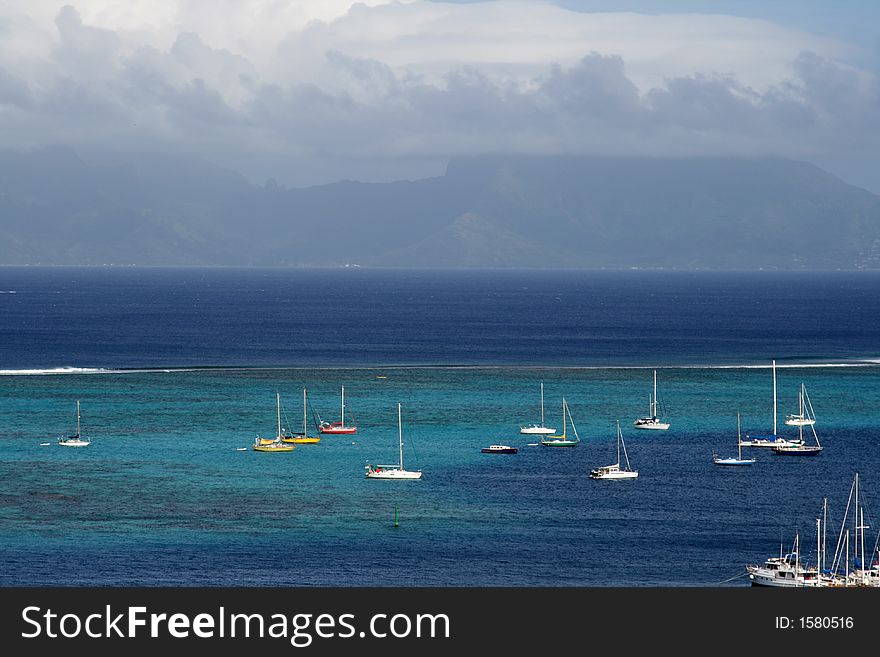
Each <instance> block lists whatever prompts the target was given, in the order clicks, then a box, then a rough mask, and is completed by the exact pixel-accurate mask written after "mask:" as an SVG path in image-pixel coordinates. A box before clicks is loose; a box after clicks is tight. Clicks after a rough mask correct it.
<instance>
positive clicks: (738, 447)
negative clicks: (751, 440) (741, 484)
mask: <svg viewBox="0 0 880 657" xmlns="http://www.w3.org/2000/svg"><path fill="white" fill-rule="evenodd" d="M742 457H743V446H742V433H741V431H740V422H739V413H737V414H736V458H737V459H738V460H740V461H742Z"/></svg>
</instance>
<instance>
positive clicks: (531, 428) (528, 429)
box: [519, 381, 556, 435]
mask: <svg viewBox="0 0 880 657" xmlns="http://www.w3.org/2000/svg"><path fill="white" fill-rule="evenodd" d="M519 432H520V433H525V434H532V435H546V434H552V433H556V429H551V428H550V427H545V426H544V382H543V381H541V424H529V425H527V426H522V427H520V428H519Z"/></svg>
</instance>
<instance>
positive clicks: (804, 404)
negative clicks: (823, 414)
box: [785, 383, 816, 427]
mask: <svg viewBox="0 0 880 657" xmlns="http://www.w3.org/2000/svg"><path fill="white" fill-rule="evenodd" d="M785 423H786V424H787V425H788V426H790V427H805V426H812V425H813V424H815V423H816V415H815V413H814V412H813V404H812V403H810V396H809V395H808V394H807V387H806V386H805V385H804V384H803V383H801V390H800V392H799V393H798V412H797V414H794V413H790V414H789V415H787V416H786V417H785Z"/></svg>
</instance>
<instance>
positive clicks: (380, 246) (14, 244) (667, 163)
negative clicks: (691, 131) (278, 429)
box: [0, 147, 880, 270]
mask: <svg viewBox="0 0 880 657" xmlns="http://www.w3.org/2000/svg"><path fill="white" fill-rule="evenodd" d="M107 263H114V264H139V265H167V266H181V265H235V266H258V265H279V266H342V265H345V264H359V265H362V266H388V267H412V266H436V267H498V268H505V267H538V268H541V267H550V268H559V267H565V268H585V269H607V268H630V267H639V268H668V269H720V270H734V269H735V270H740V269H742V270H749V269H782V270H799V269H820V270H826V269H880V197H878V196H876V195H874V194H871V193H870V192H868V191H866V190H863V189H860V188H857V187H854V186H852V185H848V184H847V183H845V182H843V181H841V180H839V179H837V178H835V177H834V176H833V175H831V174H829V173H827V172H825V171H823V170H822V169H820V168H818V167H816V166H815V165H813V164H810V163H807V162H799V161H794V160H786V159H783V158H722V157H717V158H706V157H703V158H638V157H599V156H505V155H486V156H475V157H468V158H457V159H454V160H452V161H450V163H449V165H448V167H447V170H446V172H445V174H444V175H442V176H438V177H434V178H426V179H422V180H415V181H397V182H388V183H364V182H355V181H340V182H336V183H329V184H325V185H320V186H316V187H307V188H291V189H287V188H284V187H281V186H279V185H277V184H276V183H274V182H272V181H270V182H269V183H267V184H265V185H263V186H259V185H254V184H252V183H250V182H248V181H247V180H246V179H245V178H244V177H243V176H241V175H240V174H238V173H236V172H232V171H228V170H226V169H222V168H220V167H217V166H215V165H213V164H210V163H208V162H205V161H202V160H198V159H195V158H192V159H183V158H163V157H160V156H145V155H139V156H129V157H127V158H119V157H117V158H116V160H113V161H110V160H105V161H101V160H100V158H98V159H94V158H92V159H91V160H89V159H88V158H84V157H81V156H80V155H78V154H77V153H76V152H75V151H73V150H71V149H67V148H63V147H57V148H51V149H43V150H41V151H34V152H30V153H12V152H0V264H82V265H95V264H107Z"/></svg>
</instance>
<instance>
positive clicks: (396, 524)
mask: <svg viewBox="0 0 880 657" xmlns="http://www.w3.org/2000/svg"><path fill="white" fill-rule="evenodd" d="M394 526H395V527H397V526H398V523H397V505H396V504H395V505H394Z"/></svg>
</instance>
